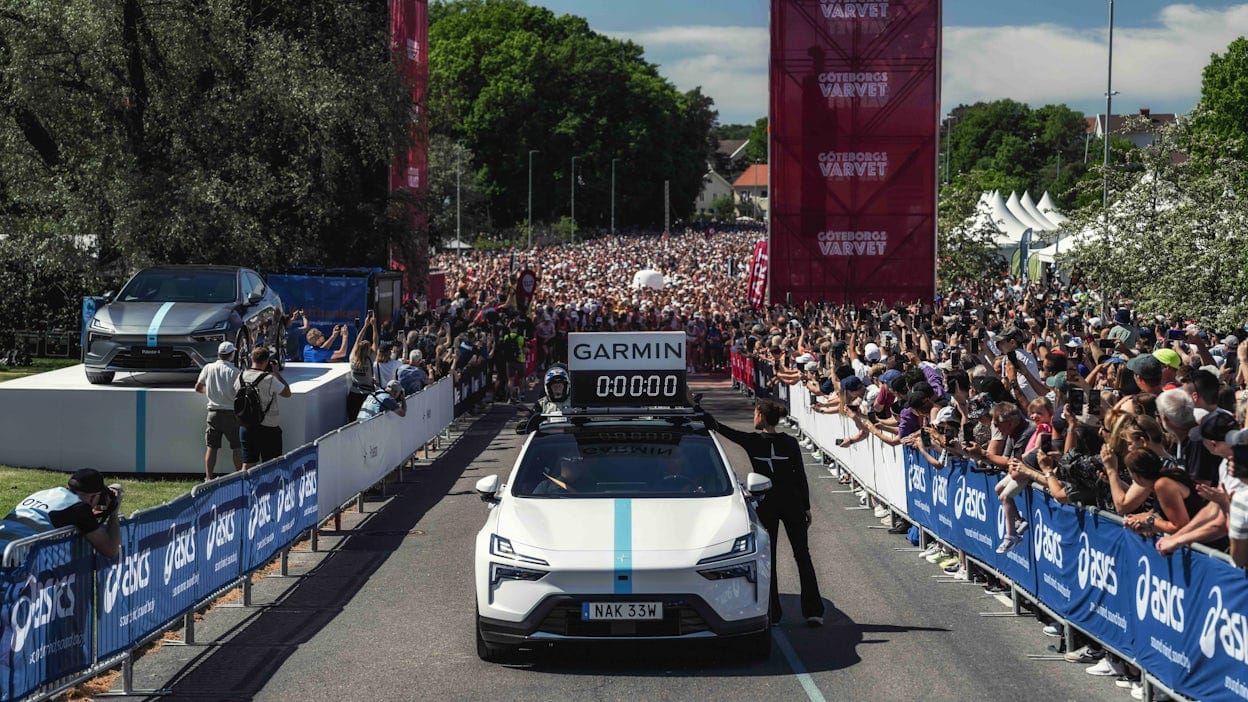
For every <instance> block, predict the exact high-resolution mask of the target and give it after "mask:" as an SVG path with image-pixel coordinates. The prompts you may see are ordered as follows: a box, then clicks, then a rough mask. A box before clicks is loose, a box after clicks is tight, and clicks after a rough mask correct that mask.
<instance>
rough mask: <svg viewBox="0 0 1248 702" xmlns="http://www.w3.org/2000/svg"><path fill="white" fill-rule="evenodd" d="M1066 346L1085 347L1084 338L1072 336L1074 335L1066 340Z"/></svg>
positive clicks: (1073, 347) (1072, 347)
mask: <svg viewBox="0 0 1248 702" xmlns="http://www.w3.org/2000/svg"><path fill="white" fill-rule="evenodd" d="M1066 348H1068V349H1081V348H1083V340H1082V339H1080V338H1079V337H1077V336H1072V337H1070V339H1069V340H1068V341H1067V342H1066Z"/></svg>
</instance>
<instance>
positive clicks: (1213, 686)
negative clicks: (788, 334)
mask: <svg viewBox="0 0 1248 702" xmlns="http://www.w3.org/2000/svg"><path fill="white" fill-rule="evenodd" d="M791 406H792V408H793V411H792V415H791V416H792V418H793V419H794V420H795V422H796V425H797V428H798V429H799V431H800V432H801V433H802V435H803V436H804V437H806V438H808V439H810V440H811V441H812V442H813V448H815V449H817V450H818V451H819V452H820V453H821V454H823V456H826V457H827V461H828V463H831V464H833V465H834V466H835V470H837V471H838V472H840V473H842V474H843V475H849V476H850V478H851V481H852V483H853V484H856V485H857V486H860V487H863V488H864V489H866V491H867V492H868V493H869V494H871V495H872V496H873V497H874V498H875V499H877V500H879V501H880V502H881V503H883V504H885V505H886V506H887V507H888V508H889V509H890V511H892V512H894V513H897V514H900V515H903V516H904V518H905V519H906V520H907V521H910V522H911V523H913V524H915V525H917V526H918V527H919V529H920V533H921V545H924V546H926V545H927V543H929V541H930V540H931V539H935V540H938V541H940V542H942V543H944V544H946V545H949V546H951V547H953V548H956V549H957V550H959V551H961V552H963V553H964V554H965V555H966V557H967V559H968V560H969V561H971V562H974V563H975V564H977V565H978V566H979V567H981V568H983V569H984V570H985V571H987V572H989V573H992V574H993V575H995V576H996V577H998V578H1000V579H1001V580H1002V581H1004V582H1005V583H1007V584H1008V586H1009V587H1010V595H1011V601H1012V602H1013V612H1012V613H1003V615H1004V616H1019V615H1021V614H1023V612H1022V606H1021V605H1022V603H1023V602H1029V603H1031V605H1032V606H1034V607H1035V608H1036V609H1038V610H1040V611H1043V612H1045V613H1046V614H1048V615H1049V616H1050V617H1052V618H1053V619H1054V620H1055V621H1057V622H1058V623H1060V625H1061V626H1062V627H1063V629H1064V634H1065V639H1066V642H1067V644H1068V646H1069V647H1073V645H1074V638H1075V633H1076V632H1079V633H1081V634H1082V635H1084V636H1086V637H1087V638H1088V639H1090V640H1092V641H1095V642H1097V643H1098V644H1099V645H1100V646H1102V647H1103V648H1104V649H1105V650H1108V651H1110V652H1111V653H1113V654H1114V655H1116V656H1118V657H1119V658H1121V659H1123V660H1125V661H1127V662H1128V663H1130V664H1132V665H1134V666H1137V667H1138V668H1140V670H1142V671H1143V672H1144V680H1145V686H1146V688H1158V689H1162V690H1165V691H1166V692H1168V693H1169V694H1172V695H1186V696H1189V697H1193V698H1196V699H1213V698H1218V697H1225V696H1228V695H1231V694H1234V695H1238V694H1240V692H1241V691H1243V692H1245V693H1248V686H1242V685H1241V683H1240V681H1241V680H1245V679H1248V654H1244V653H1243V652H1244V649H1243V648H1242V647H1237V646H1238V644H1235V643H1234V642H1235V641H1236V640H1237V639H1236V638H1235V637H1236V636H1237V635H1238V632H1239V631H1240V629H1239V628H1238V627H1240V626H1241V624H1240V623H1239V622H1240V619H1242V617H1243V613H1244V612H1246V611H1248V578H1245V576H1244V573H1243V571H1239V570H1236V569H1234V568H1233V566H1231V565H1230V559H1229V556H1228V555H1227V554H1225V553H1222V552H1219V551H1213V550H1211V549H1208V548H1206V547H1204V546H1194V547H1192V548H1190V549H1181V550H1180V552H1179V553H1178V554H1176V555H1174V556H1171V557H1164V556H1161V555H1160V554H1158V553H1157V552H1156V550H1155V549H1154V548H1153V543H1152V541H1151V540H1149V539H1144V538H1141V537H1138V536H1136V535H1135V534H1134V533H1133V532H1130V531H1128V530H1125V529H1124V528H1123V526H1122V524H1123V521H1122V519H1121V518H1120V517H1119V516H1118V515H1116V514H1113V513H1110V512H1105V511H1103V510H1099V509H1096V508H1093V507H1075V506H1070V505H1060V504H1058V503H1057V502H1056V501H1055V500H1053V499H1052V498H1051V497H1049V496H1048V495H1047V494H1045V493H1044V492H1042V491H1041V490H1039V489H1038V488H1035V487H1034V486H1033V489H1032V490H1031V491H1027V492H1025V493H1023V494H1021V495H1019V496H1017V497H1016V498H1015V499H1016V501H1017V502H1021V503H1023V504H1025V505H1026V507H1025V510H1026V512H1025V515H1026V518H1027V519H1028V521H1029V522H1031V524H1030V525H1029V531H1028V532H1027V538H1025V539H1024V540H1023V542H1022V543H1021V544H1020V545H1019V546H1017V547H1016V548H1015V549H1014V550H1012V551H1010V552H1008V553H1007V554H996V553H995V549H993V548H992V546H993V544H994V543H995V541H994V540H993V537H996V538H998V539H999V538H1001V537H1002V536H1004V534H1005V533H1006V531H1005V524H1004V521H1003V520H1004V516H1003V515H1004V512H1003V510H1002V508H1001V505H1000V502H999V501H998V500H997V499H996V495H995V492H994V491H993V489H992V487H993V483H994V482H995V478H997V477H999V476H993V478H989V477H988V476H987V475H985V474H982V473H976V472H974V471H971V470H969V466H968V465H967V464H964V463H959V462H955V463H950V464H946V465H944V468H943V470H936V469H934V468H933V467H932V466H930V465H929V464H928V463H927V461H926V460H925V459H923V458H921V457H920V456H919V455H918V453H917V452H914V451H912V450H910V449H906V450H905V451H901V450H900V449H894V448H893V447H889V446H887V445H886V444H884V443H883V442H881V441H879V440H878V439H875V438H874V437H872V438H869V439H868V440H867V441H865V442H860V444H867V445H869V447H865V446H855V447H853V448H852V449H845V448H844V447H841V446H839V445H838V443H837V441H836V440H837V439H839V438H842V437H844V436H849V435H851V434H857V431H856V429H854V430H852V431H851V430H850V429H849V427H848V424H847V423H848V420H844V419H841V418H839V417H837V416H835V415H816V414H815V413H813V412H811V411H810V409H809V408H810V398H809V393H807V392H804V391H802V392H794V393H792V397H791ZM829 418H831V419H829ZM897 452H900V453H899V454H898V453H897ZM897 456H900V460H897ZM884 459H887V460H884ZM897 484H903V485H904V493H903V494H901V495H900V496H899V495H898V493H897V491H896V489H895V486H896V485H897ZM994 514H995V516H996V519H993V515H994ZM993 522H995V524H994V523H993ZM985 542H986V543H985ZM1244 621H1248V620H1244ZM1228 642H1229V643H1228ZM1036 658H1040V659H1045V658H1054V657H1050V656H1037V657H1036ZM1145 692H1146V693H1148V692H1149V690H1148V689H1146V691H1145Z"/></svg>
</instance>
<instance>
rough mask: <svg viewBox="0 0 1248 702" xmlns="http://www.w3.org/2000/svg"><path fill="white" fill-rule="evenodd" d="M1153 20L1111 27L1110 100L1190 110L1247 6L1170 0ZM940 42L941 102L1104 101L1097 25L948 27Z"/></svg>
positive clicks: (1240, 29)
mask: <svg viewBox="0 0 1248 702" xmlns="http://www.w3.org/2000/svg"><path fill="white" fill-rule="evenodd" d="M1157 19H1158V23H1157V26H1154V27H1127V28H1123V27H1115V28H1114V90H1115V91H1118V92H1121V95H1119V96H1117V97H1116V98H1115V100H1116V101H1119V104H1124V103H1125V104H1128V105H1144V106H1147V105H1149V103H1150V102H1158V103H1161V104H1170V105H1186V106H1187V107H1189V108H1190V107H1192V106H1194V105H1195V103H1196V100H1197V99H1198V98H1199V95H1200V76H1201V71H1202V70H1203V69H1204V67H1205V65H1206V64H1207V63H1208V62H1209V56H1210V54H1212V53H1214V52H1221V51H1224V50H1225V49H1226V46H1227V44H1230V43H1231V41H1232V40H1234V39H1235V38H1236V37H1238V36H1240V35H1243V34H1248V5H1239V6H1236V7H1231V8H1226V9H1221V10H1206V9H1201V8H1198V7H1196V6H1194V5H1171V6H1169V7H1167V8H1165V9H1164V10H1162V12H1161V14H1160V16H1159V17H1158V18H1157ZM944 40H945V79H944V103H945V105H946V106H949V107H952V106H954V105H957V104H960V103H971V102H976V101H978V100H992V99H997V98H1002V97H1009V98H1013V99H1016V100H1019V101H1022V102H1027V103H1031V104H1033V105H1036V104H1044V103H1050V102H1065V103H1068V104H1089V103H1091V104H1095V103H1096V102H1097V101H1101V100H1104V96H1105V77H1106V76H1105V61H1106V58H1107V56H1106V30H1105V29H1104V28H1102V29H1097V30H1075V29H1071V28H1070V27H1062V26H1058V25H1053V24H1043V25H1035V26H1016V27H1008V26H1007V27H947V28H945V35H944ZM1116 111H1117V110H1116Z"/></svg>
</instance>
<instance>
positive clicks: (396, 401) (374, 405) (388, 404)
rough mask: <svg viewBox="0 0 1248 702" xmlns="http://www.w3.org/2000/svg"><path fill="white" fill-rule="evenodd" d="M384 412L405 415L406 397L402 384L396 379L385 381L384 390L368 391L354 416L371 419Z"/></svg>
mask: <svg viewBox="0 0 1248 702" xmlns="http://www.w3.org/2000/svg"><path fill="white" fill-rule="evenodd" d="M386 412H394V413H395V414H397V415H399V416H400V417H406V416H407V397H406V396H405V395H404V394H403V384H402V383H400V382H399V381H397V380H391V381H390V382H388V383H386V388H385V389H384V390H374V391H373V392H372V393H370V394H369V396H368V399H366V400H364V404H363V406H361V407H360V413H359V414H358V415H356V417H355V418H356V419H371V418H372V417H376V416H377V415H379V414H384V413H386Z"/></svg>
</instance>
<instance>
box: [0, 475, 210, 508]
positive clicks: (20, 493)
mask: <svg viewBox="0 0 1248 702" xmlns="http://www.w3.org/2000/svg"><path fill="white" fill-rule="evenodd" d="M67 480H69V473H62V472H60V471H55V470H36V469H33V468H13V467H12V466H0V517H3V516H4V515H6V514H8V513H9V512H10V511H12V510H13V508H14V507H16V506H17V503H18V502H20V501H22V500H23V499H25V498H26V496H27V495H30V494H31V493H34V492H38V491H40V490H46V489H47V488H50V487H57V486H60V485H64V484H65V481H67ZM104 482H105V483H106V484H109V485H111V484H113V483H121V487H122V488H124V489H125V491H126V495H125V499H124V501H123V502H122V503H121V509H122V512H123V513H124V514H130V513H131V512H137V511H138V510H141V509H147V508H148V507H155V506H156V505H159V504H162V503H165V502H168V501H169V500H172V499H173V498H175V497H178V496H179V495H182V494H183V493H187V492H190V491H191V488H192V487H195V485H197V484H198V483H199V482H200V481H199V480H196V479H195V478H194V477H192V476H185V477H182V476H178V477H176V478H155V477H146V476H144V477H139V478H136V476H135V475H133V474H125V475H108V474H105V475H104Z"/></svg>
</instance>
